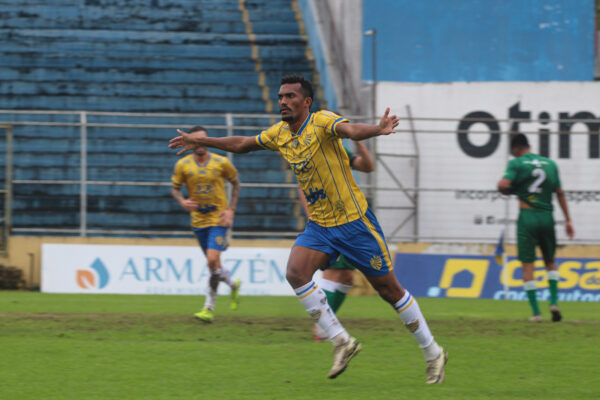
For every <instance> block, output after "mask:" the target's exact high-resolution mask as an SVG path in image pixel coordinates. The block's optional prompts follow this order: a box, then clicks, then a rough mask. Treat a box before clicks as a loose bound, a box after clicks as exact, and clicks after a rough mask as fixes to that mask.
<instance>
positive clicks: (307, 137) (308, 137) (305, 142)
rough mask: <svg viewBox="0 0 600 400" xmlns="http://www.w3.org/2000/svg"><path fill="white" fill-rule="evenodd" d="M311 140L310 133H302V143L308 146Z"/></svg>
mask: <svg viewBox="0 0 600 400" xmlns="http://www.w3.org/2000/svg"><path fill="white" fill-rule="evenodd" d="M311 141H312V135H311V134H310V133H306V134H305V135H304V145H305V146H310V142H311Z"/></svg>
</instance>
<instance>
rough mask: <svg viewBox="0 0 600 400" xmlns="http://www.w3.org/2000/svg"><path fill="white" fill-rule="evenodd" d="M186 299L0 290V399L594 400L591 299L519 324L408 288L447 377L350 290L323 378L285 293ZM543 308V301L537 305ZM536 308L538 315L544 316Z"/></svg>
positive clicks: (595, 307) (504, 307) (518, 315)
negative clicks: (209, 305) (335, 350)
mask: <svg viewBox="0 0 600 400" xmlns="http://www.w3.org/2000/svg"><path fill="white" fill-rule="evenodd" d="M202 301H203V298H202V297H194V296H126V295H57V294H44V293H29V292H0V351H1V357H0V399H2V400H13V399H278V400H279V399H328V400H335V399H344V400H348V399H369V400H373V399H415V400H421V399H533V398H540V399H561V400H563V399H599V398H600V367H599V366H598V365H599V362H598V360H600V304H598V303H596V304H590V303H563V304H561V309H562V311H563V314H564V316H565V320H564V321H563V322H561V323H558V324H557V323H551V322H544V323H541V324H532V323H528V322H526V318H527V317H528V313H529V310H528V305H527V303H524V302H516V301H491V300H454V299H420V300H419V303H420V305H421V309H422V310H423V312H424V313H425V315H426V317H427V318H428V320H429V325H430V326H431V329H432V331H433V333H434V335H435V336H436V339H437V340H438V342H439V343H440V344H442V345H443V346H444V347H446V349H447V350H448V352H449V357H450V358H449V362H448V365H447V369H446V381H445V382H444V383H443V384H442V385H432V386H429V385H425V383H424V381H425V373H424V371H425V363H424V361H423V359H422V356H421V352H420V350H419V349H418V347H417V345H416V343H415V342H414V341H413V339H412V337H411V335H410V334H409V332H408V331H407V330H406V329H405V328H404V327H403V325H402V323H401V321H400V319H399V318H398V317H397V316H396V315H395V313H394V311H393V310H392V309H391V307H389V306H387V305H386V304H384V303H383V301H381V300H379V299H378V298H375V297H359V298H355V297H352V298H349V299H348V301H347V302H346V304H345V305H344V307H343V308H342V310H341V311H340V315H339V316H340V319H341V320H342V322H343V323H344V324H345V326H346V328H347V329H348V330H349V331H350V333H351V334H352V335H354V336H356V337H357V338H358V339H359V340H360V341H361V342H362V343H363V350H362V352H361V353H360V354H359V355H358V356H357V357H356V358H355V359H354V360H353V361H352V363H351V364H350V367H349V368H348V369H347V370H346V372H344V373H343V374H342V375H340V376H339V377H338V378H337V379H335V380H329V379H327V378H326V374H327V372H328V370H329V368H330V366H331V361H332V346H331V344H329V343H317V342H314V341H313V340H312V336H311V334H310V327H311V320H310V318H309V317H308V316H307V315H305V312H304V310H303V309H302V307H301V305H300V304H299V302H298V301H297V300H296V299H295V298H293V297H245V298H243V303H242V306H241V307H240V309H239V310H238V311H235V312H233V311H230V310H229V309H228V303H229V301H228V299H227V298H226V297H220V298H219V300H218V303H217V317H216V319H215V322H214V323H213V324H203V323H201V322H198V321H195V320H194V319H193V318H192V317H191V314H192V313H194V312H196V311H198V310H199V308H200V306H201V305H202ZM542 306H543V307H544V310H546V309H547V304H542ZM546 317H547V313H546Z"/></svg>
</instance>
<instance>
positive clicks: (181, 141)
mask: <svg viewBox="0 0 600 400" xmlns="http://www.w3.org/2000/svg"><path fill="white" fill-rule="evenodd" d="M177 133H179V136H176V137H174V138H172V139H171V140H170V141H169V148H170V149H181V150H179V151H178V152H177V155H180V154H183V153H185V152H186V151H188V150H194V149H196V148H198V147H200V146H206V147H213V148H215V149H221V150H225V151H227V152H229V153H248V152H250V151H256V150H262V147H260V146H259V145H258V144H257V143H256V141H255V139H254V137H253V136H229V137H220V138H214V137H206V136H202V134H201V133H199V132H192V133H187V132H184V131H182V130H180V129H177Z"/></svg>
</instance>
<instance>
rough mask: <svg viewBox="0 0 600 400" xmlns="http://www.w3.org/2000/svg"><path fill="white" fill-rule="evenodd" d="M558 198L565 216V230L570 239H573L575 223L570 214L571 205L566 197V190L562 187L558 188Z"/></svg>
mask: <svg viewBox="0 0 600 400" xmlns="http://www.w3.org/2000/svg"><path fill="white" fill-rule="evenodd" d="M556 198H557V199H558V204H559V205H560V208H561V210H562V212H563V215H564V216H565V231H566V233H567V236H568V237H569V239H573V237H575V228H573V223H572V222H571V216H570V215H569V207H568V206H567V198H566V197H565V192H564V191H563V190H562V189H561V188H557V189H556Z"/></svg>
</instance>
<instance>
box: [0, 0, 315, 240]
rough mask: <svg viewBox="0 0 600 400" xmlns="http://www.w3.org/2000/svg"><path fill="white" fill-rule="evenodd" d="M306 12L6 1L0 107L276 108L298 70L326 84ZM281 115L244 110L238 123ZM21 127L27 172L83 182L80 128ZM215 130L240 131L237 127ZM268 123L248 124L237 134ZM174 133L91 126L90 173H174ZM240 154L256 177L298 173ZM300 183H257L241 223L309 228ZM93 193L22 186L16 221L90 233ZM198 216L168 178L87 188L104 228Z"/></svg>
mask: <svg viewBox="0 0 600 400" xmlns="http://www.w3.org/2000/svg"><path fill="white" fill-rule="evenodd" d="M267 4H268V7H267V6H266V5H267ZM296 10H297V7H296V4H295V1H294V0H245V1H239V0H157V1H152V2H146V1H142V0H86V1H78V0H50V1H42V0H0V16H1V17H2V18H1V21H0V32H1V35H0V36H1V37H0V43H1V46H0V48H1V49H2V50H1V57H0V94H1V96H0V109H4V110H61V111H64V110H88V111H99V112H108V111H110V112H142V113H214V114H221V113H246V114H257V113H258V114H265V113H271V112H273V111H276V110H275V109H276V101H275V99H276V97H277V90H278V88H279V80H280V78H281V76H282V75H285V74H289V73H298V74H302V75H304V76H306V77H308V78H309V79H312V80H313V81H316V82H315V83H318V75H316V73H315V71H314V62H313V61H312V60H311V57H310V51H309V50H308V49H307V41H306V37H305V35H304V34H303V29H302V22H301V16H300V15H299V13H298V12H297V11H296ZM318 107H319V106H318V102H316V104H315V106H314V108H315V109H318ZM79 118H80V116H79V115H78V114H64V115H63V114H54V115H52V114H45V115H37V114H16V113H15V114H11V113H4V114H1V115H0V120H1V121H13V122H18V121H44V122H57V123H78V122H79ZM87 122H88V123H97V124H140V123H143V124H147V125H149V124H181V126H182V127H184V126H192V125H207V126H211V125H224V124H225V120H224V118H223V117H218V116H213V115H211V116H210V117H202V118H199V117H198V118H191V117H186V118H173V117H169V116H165V115H163V114H161V116H156V117H151V118H144V119H141V117H139V116H118V115H101V114H100V115H98V114H96V115H94V114H89V115H87ZM270 122H272V120H269V119H266V118H262V119H249V118H235V120H234V123H235V124H236V125H250V124H252V125H259V126H266V125H268V124H269V123H270ZM13 129H14V138H15V139H14V156H13V160H14V161H13V166H14V173H13V179H15V180H17V181H19V180H78V179H80V176H81V171H80V162H81V155H80V145H81V140H80V127H79V126H33V125H19V124H15V125H14V127H13ZM209 131H210V134H211V135H216V136H222V135H225V134H226V130H225V129H224V128H221V129H209ZM257 131H258V129H256V130H254V131H250V130H238V129H234V131H233V134H240V135H249V134H256V133H257ZM174 133H175V132H174V129H173V128H151V127H149V128H145V129H139V128H134V127H120V128H109V127H97V126H96V127H94V126H91V127H88V128H87V139H86V142H87V178H88V179H89V180H90V181H136V182H137V181H142V182H169V180H170V175H171V171H172V167H173V164H174V163H175V161H176V158H175V157H174V156H173V154H172V153H170V152H169V151H168V150H167V148H166V139H168V138H169V137H171V136H172V135H173V134H174ZM2 142H3V143H2V144H1V146H2V147H1V148H0V151H1V152H2V154H3V156H2V157H3V158H2V160H3V166H4V163H5V159H4V153H5V150H6V147H5V143H4V141H2ZM233 162H234V164H235V165H236V166H237V167H238V169H239V170H240V175H241V177H240V178H241V180H242V182H244V183H245V182H256V183H260V182H262V183H269V182H286V181H287V182H290V183H292V181H291V174H289V172H288V171H286V170H285V169H286V168H287V167H284V166H283V165H282V162H281V160H280V158H279V156H278V155H277V154H272V153H270V152H258V153H253V154H252V155H241V156H235V157H234V159H233ZM2 172H3V171H2ZM292 192H293V190H291V189H289V188H287V189H281V188H270V189H264V188H251V187H250V188H244V189H243V190H242V193H241V199H240V204H239V208H238V215H237V218H236V225H235V228H236V231H240V232H244V231H246V232H255V231H260V230H267V231H282V230H284V231H289V230H296V229H297V227H298V218H297V215H294V210H296V213H297V208H296V207H292V205H293V204H294V203H295V202H296V200H295V198H294V195H293V194H292ZM290 197H292V198H290ZM79 199H80V187H79V185H78V184H52V185H47V184H46V185H40V184H25V183H21V184H16V185H14V188H13V215H12V226H13V227H14V228H15V229H16V231H17V232H18V231H19V228H22V229H21V232H25V231H26V230H27V229H26V228H28V227H36V228H50V229H65V228H66V229H72V230H76V229H77V228H79V226H80V212H79V201H80V200H79ZM264 200H268V202H269V204H268V205H267V204H266V203H265V202H264ZM187 225H188V216H187V214H186V213H185V212H183V210H181V209H180V208H179V206H178V205H177V204H176V203H175V202H174V201H173V200H172V199H171V197H170V187H169V186H168V185H164V186H153V187H152V186H133V185H129V186H127V185H124V186H119V185H114V184H105V185H98V184H93V185H88V186H87V227H88V228H89V229H91V230H94V229H96V230H118V229H122V230H145V231H149V230H172V231H177V230H179V231H181V230H185V228H186V227H187ZM25 233H26V232H25ZM30 233H31V232H30Z"/></svg>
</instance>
